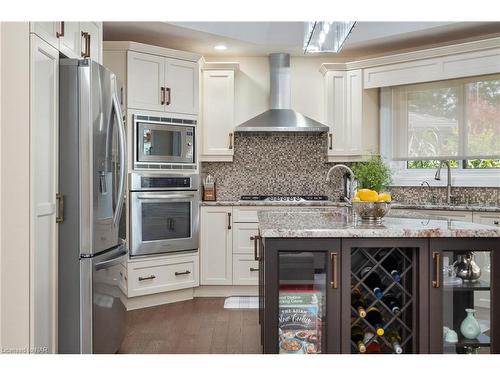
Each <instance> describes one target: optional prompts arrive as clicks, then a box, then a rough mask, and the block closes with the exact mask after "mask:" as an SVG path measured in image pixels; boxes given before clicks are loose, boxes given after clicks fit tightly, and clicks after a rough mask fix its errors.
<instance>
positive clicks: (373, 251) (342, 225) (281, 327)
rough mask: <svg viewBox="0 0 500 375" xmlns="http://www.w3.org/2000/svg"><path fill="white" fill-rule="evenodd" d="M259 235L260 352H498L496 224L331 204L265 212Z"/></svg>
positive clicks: (499, 240)
mask: <svg viewBox="0 0 500 375" xmlns="http://www.w3.org/2000/svg"><path fill="white" fill-rule="evenodd" d="M259 231H260V236H259V237H257V238H256V242H255V245H256V254H255V255H256V258H257V259H258V260H259V321H260V325H261V342H262V350H263V353H283V354H289V353H290V354H298V353H300V354H306V353H307V354H313V353H343V354H350V353H353V354H354V353H360V352H366V353H401V352H403V353H459V354H460V353H500V318H496V317H495V315H497V316H498V314H499V313H500V230H499V229H498V228H495V227H489V226H485V225H479V224H471V223H465V222H456V221H447V220H434V219H433V220H430V219H422V218H412V217H410V218H408V217H387V218H386V219H385V220H384V222H383V223H382V224H378V225H371V224H370V225H368V224H363V223H360V222H357V221H355V220H353V219H352V217H351V216H350V215H348V213H347V212H346V211H345V210H343V209H338V208H327V209H322V210H317V209H316V210H307V209H291V210H288V211H283V210H282V211H262V212H260V213H259ZM471 261H472V263H471ZM471 264H473V265H474V266H476V265H478V266H477V267H475V268H474V271H473V272H470V273H469V276H467V277H465V276H464V275H463V274H461V276H462V277H459V276H460V275H456V272H457V271H459V270H462V271H463V268H464V267H462V268H461V266H463V265H467V266H470V265H471ZM477 268H479V269H480V272H478V271H477ZM479 273H480V274H479ZM467 278H469V279H476V280H474V281H472V280H470V281H469V280H468V279H467ZM464 280H465V281H464ZM466 318H467V319H466ZM461 326H463V327H462V328H461ZM464 334H465V335H467V336H469V338H467V337H465V336H464Z"/></svg>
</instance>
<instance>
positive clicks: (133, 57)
mask: <svg viewBox="0 0 500 375" xmlns="http://www.w3.org/2000/svg"><path fill="white" fill-rule="evenodd" d="M127 75H128V100H129V102H128V106H129V107H130V108H135V109H147V110H151V111H162V112H173V113H186V114H193V115H194V114H197V113H198V64H197V63H196V62H192V61H184V60H176V59H170V58H165V57H162V56H156V55H150V54H147V53H139V52H132V51H130V52H129V53H128V74H127Z"/></svg>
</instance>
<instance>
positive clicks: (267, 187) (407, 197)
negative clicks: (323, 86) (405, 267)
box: [201, 133, 500, 206]
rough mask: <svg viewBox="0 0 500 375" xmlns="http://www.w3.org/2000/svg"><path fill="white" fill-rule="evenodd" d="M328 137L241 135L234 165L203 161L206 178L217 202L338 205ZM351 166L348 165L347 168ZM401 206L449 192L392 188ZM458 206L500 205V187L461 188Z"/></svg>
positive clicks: (438, 199)
mask: <svg viewBox="0 0 500 375" xmlns="http://www.w3.org/2000/svg"><path fill="white" fill-rule="evenodd" d="M326 147H327V137H326V134H312V133H309V134H306V133H297V134H290V133H288V134H275V133H274V134H271V133H261V134H257V133H245V134H243V133H236V134H235V138H234V159H233V162H232V163H223V162H203V163H202V165H201V173H202V175H203V177H204V176H205V175H206V174H211V175H212V176H214V178H215V181H216V184H217V200H219V201H236V200H239V199H240V197H241V196H242V195H252V194H255V195H257V194H262V195H327V196H328V197H329V198H330V199H332V200H338V197H339V196H340V194H341V192H342V187H341V172H340V171H336V172H335V173H336V174H334V175H333V176H332V181H333V182H331V183H327V182H326V173H327V172H328V170H329V169H330V168H331V167H332V166H333V165H334V163H328V162H327V161H326ZM346 164H347V163H346ZM389 190H390V191H391V193H392V194H393V198H394V200H396V201H398V202H401V203H410V204H413V203H427V202H430V200H431V198H432V197H433V196H435V203H444V202H446V188H444V187H431V188H428V187H423V188H422V187H402V186H401V187H397V186H393V187H391V188H390V189H389ZM453 194H455V195H457V196H458V198H457V199H458V202H457V203H469V204H481V205H488V206H497V205H499V199H500V188H466V187H455V188H453Z"/></svg>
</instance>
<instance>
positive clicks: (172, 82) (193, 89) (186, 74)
mask: <svg viewBox="0 0 500 375" xmlns="http://www.w3.org/2000/svg"><path fill="white" fill-rule="evenodd" d="M198 86H199V82H198V64H196V63H193V62H191V61H184V60H177V59H165V90H166V91H165V106H166V108H165V110H166V111H167V112H174V113H186V114H193V115H194V114H197V113H198Z"/></svg>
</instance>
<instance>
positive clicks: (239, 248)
mask: <svg viewBox="0 0 500 375" xmlns="http://www.w3.org/2000/svg"><path fill="white" fill-rule="evenodd" d="M235 220H236V218H235ZM233 230H234V232H233V254H253V253H254V241H253V240H251V239H250V237H253V236H256V235H257V234H259V224H258V221H256V222H254V223H236V222H235V223H234V225H233Z"/></svg>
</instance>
